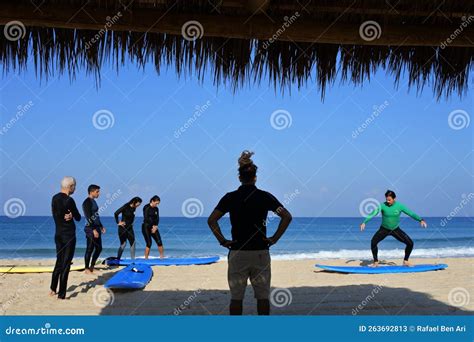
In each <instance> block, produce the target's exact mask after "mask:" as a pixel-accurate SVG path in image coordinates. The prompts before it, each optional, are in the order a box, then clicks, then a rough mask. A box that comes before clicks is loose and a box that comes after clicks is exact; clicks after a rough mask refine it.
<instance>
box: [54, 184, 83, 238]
mask: <svg viewBox="0 0 474 342" xmlns="http://www.w3.org/2000/svg"><path fill="white" fill-rule="evenodd" d="M51 212H52V214H53V218H54V223H55V225H56V235H62V236H74V235H75V234H76V224H75V223H74V220H76V221H79V220H80V219H81V214H79V210H77V207H76V202H74V200H73V199H72V197H70V196H68V195H66V194H65V193H62V192H60V193H57V194H56V195H54V196H53V199H52V200H51ZM69 212H70V213H72V216H73V220H70V221H66V220H64V215H66V214H68V213H69Z"/></svg>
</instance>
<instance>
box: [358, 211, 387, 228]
mask: <svg viewBox="0 0 474 342" xmlns="http://www.w3.org/2000/svg"><path fill="white" fill-rule="evenodd" d="M380 210H382V209H381V206H380V205H379V206H378V207H377V208H375V209H374V210H373V211H372V212H371V213H370V214H369V215H368V216H367V217H366V218H365V220H364V222H362V223H361V225H360V230H361V231H363V230H364V229H365V224H366V223H367V222H369V221H370V220H371V219H373V218H374V217H375V216H377V214H378V213H379V212H380Z"/></svg>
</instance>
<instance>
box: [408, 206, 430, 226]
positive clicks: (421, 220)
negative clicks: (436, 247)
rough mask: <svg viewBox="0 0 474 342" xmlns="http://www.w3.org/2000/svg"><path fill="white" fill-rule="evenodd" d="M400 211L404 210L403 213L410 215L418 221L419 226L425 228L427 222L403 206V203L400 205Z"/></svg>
mask: <svg viewBox="0 0 474 342" xmlns="http://www.w3.org/2000/svg"><path fill="white" fill-rule="evenodd" d="M402 212H404V213H405V214H407V215H408V216H410V217H411V218H412V219H414V220H416V221H418V222H420V224H421V226H422V227H423V228H426V227H427V224H426V222H425V220H423V219H422V218H421V217H420V216H418V215H417V214H416V213H415V212H413V211H411V210H410V209H408V208H407V207H405V206H404V205H402Z"/></svg>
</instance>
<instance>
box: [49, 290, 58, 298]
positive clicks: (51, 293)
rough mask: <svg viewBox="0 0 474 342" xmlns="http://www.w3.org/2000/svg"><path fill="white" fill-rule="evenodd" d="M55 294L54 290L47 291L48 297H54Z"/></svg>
mask: <svg viewBox="0 0 474 342" xmlns="http://www.w3.org/2000/svg"><path fill="white" fill-rule="evenodd" d="M56 295H57V293H56V292H54V291H49V296H50V297H54V296H56Z"/></svg>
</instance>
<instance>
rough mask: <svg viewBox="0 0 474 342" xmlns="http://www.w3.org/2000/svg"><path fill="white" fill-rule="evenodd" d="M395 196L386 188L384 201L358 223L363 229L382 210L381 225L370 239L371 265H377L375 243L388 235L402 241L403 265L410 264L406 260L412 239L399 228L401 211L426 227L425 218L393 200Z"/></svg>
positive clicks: (408, 256)
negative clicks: (403, 245) (403, 246)
mask: <svg viewBox="0 0 474 342" xmlns="http://www.w3.org/2000/svg"><path fill="white" fill-rule="evenodd" d="M396 197H397V195H395V192H393V191H391V190H387V192H386V193H385V202H384V203H382V204H380V205H379V206H378V207H377V208H376V209H374V211H372V212H371V213H370V214H369V216H367V217H366V219H365V220H364V222H363V223H362V224H361V225H360V230H361V231H364V229H365V224H366V223H367V222H369V221H370V220H371V219H372V218H373V217H374V216H376V215H377V214H378V213H379V212H382V225H381V226H380V228H379V230H378V231H377V232H376V233H375V234H374V236H373V237H372V241H371V242H370V247H371V249H372V255H373V257H374V263H373V264H372V265H371V266H373V267H377V266H378V265H379V260H378V256H377V254H378V248H377V245H378V243H379V242H380V241H382V240H383V239H385V238H386V237H387V236H389V235H391V236H393V237H394V238H395V239H397V240H398V241H400V242H403V243H404V244H405V245H406V246H405V258H404V259H403V265H405V266H411V264H410V263H409V262H408V258H410V254H411V251H412V250H413V241H412V239H410V237H409V236H408V235H407V233H405V232H404V231H403V230H401V229H400V226H399V225H400V215H401V213H405V214H407V215H408V216H410V217H411V218H413V219H415V220H417V221H418V222H420V225H421V226H422V227H423V228H426V227H428V225H427V224H426V222H425V220H423V219H422V218H421V217H420V216H418V215H417V214H415V213H414V212H413V211H411V210H410V209H408V208H407V207H405V206H404V205H403V204H401V203H400V202H397V201H395V198H396Z"/></svg>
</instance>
